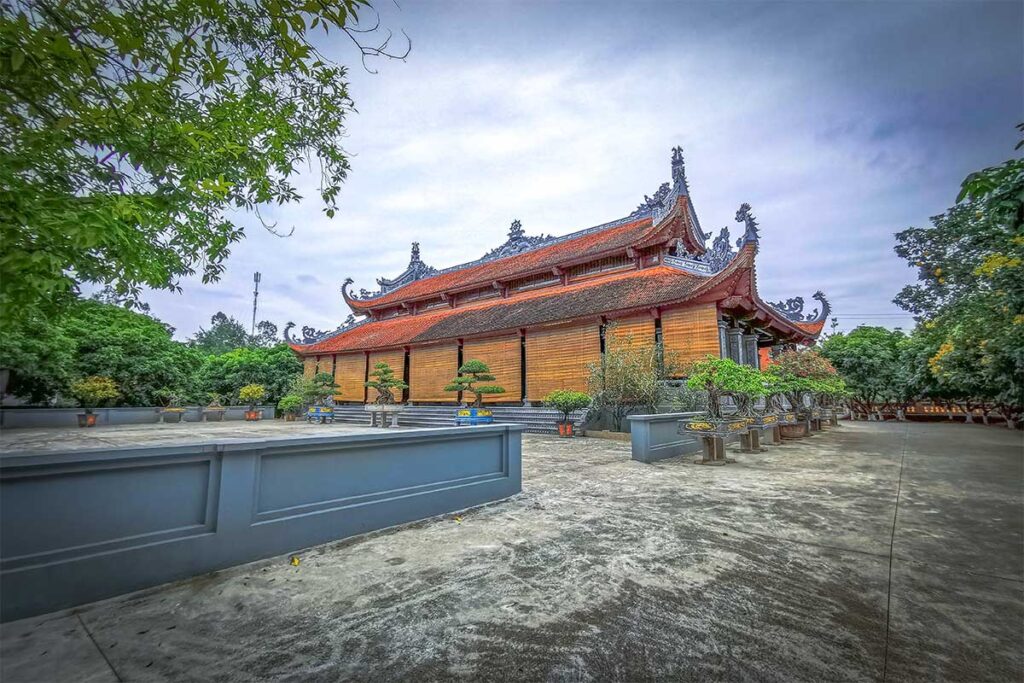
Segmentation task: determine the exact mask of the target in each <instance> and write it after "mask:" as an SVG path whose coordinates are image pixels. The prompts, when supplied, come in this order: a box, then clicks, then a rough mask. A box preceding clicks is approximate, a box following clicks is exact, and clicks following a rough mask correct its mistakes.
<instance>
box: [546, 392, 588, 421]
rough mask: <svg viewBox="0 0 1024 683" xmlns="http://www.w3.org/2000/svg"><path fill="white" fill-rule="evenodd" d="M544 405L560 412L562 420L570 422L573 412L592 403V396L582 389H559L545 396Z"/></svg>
mask: <svg viewBox="0 0 1024 683" xmlns="http://www.w3.org/2000/svg"><path fill="white" fill-rule="evenodd" d="M544 405H546V406H547V407H548V408H554V409H555V410H557V411H558V412H560V413H561V414H562V422H568V421H569V418H570V417H571V416H572V414H573V413H575V412H576V411H577V410H583V409H584V408H586V407H588V406H589V405H590V396H589V395H587V394H585V393H584V392H582V391H571V390H569V389H558V390H557V391H552V392H551V393H550V394H548V395H547V396H545V397H544Z"/></svg>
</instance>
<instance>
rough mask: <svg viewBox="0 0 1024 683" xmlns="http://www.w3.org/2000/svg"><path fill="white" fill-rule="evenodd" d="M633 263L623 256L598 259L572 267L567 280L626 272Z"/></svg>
mask: <svg viewBox="0 0 1024 683" xmlns="http://www.w3.org/2000/svg"><path fill="white" fill-rule="evenodd" d="M633 263H634V262H633V259H631V258H630V257H628V256H625V255H623V256H612V257H609V258H603V259H598V260H596V261H591V262H590V263H584V264H582V265H578V266H574V267H573V268H572V269H571V270H570V271H569V280H570V281H571V280H577V279H580V278H584V277H589V276H591V275H597V274H599V273H607V272H610V271H617V270H628V269H630V268H632V267H633Z"/></svg>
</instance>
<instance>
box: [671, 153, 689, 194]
mask: <svg viewBox="0 0 1024 683" xmlns="http://www.w3.org/2000/svg"><path fill="white" fill-rule="evenodd" d="M672 189H673V190H675V191H676V193H677V194H689V193H690V186H689V184H688V183H687V182H686V163H685V162H684V161H683V148H682V147H679V146H678V145H677V146H676V147H673V148H672Z"/></svg>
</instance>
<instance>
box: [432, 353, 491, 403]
mask: <svg viewBox="0 0 1024 683" xmlns="http://www.w3.org/2000/svg"><path fill="white" fill-rule="evenodd" d="M495 379H497V378H496V377H495V376H494V375H492V374H491V369H490V368H489V367H487V364H486V363H484V362H483V361H479V360H470V361H466V362H465V363H463V364H462V366H461V367H460V368H459V374H458V375H457V376H456V377H455V378H454V379H452V381H451V382H449V383H448V384H447V385H446V386H445V388H444V390H445V391H468V392H469V393H471V394H473V405H474V406H475V407H477V408H480V407H481V406H483V404H484V396H485V395H493V394H504V393H505V388H504V387H500V386H498V385H497V384H479V383H480V382H493V381H494V380H495Z"/></svg>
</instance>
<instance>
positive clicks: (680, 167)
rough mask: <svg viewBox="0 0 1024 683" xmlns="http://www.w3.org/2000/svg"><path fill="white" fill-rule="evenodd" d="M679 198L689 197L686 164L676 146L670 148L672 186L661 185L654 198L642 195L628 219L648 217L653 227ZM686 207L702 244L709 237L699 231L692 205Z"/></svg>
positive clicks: (681, 150)
mask: <svg viewBox="0 0 1024 683" xmlns="http://www.w3.org/2000/svg"><path fill="white" fill-rule="evenodd" d="M681 196H687V197H688V196H690V184H689V182H687V180H686V162H685V160H684V159H683V148H682V147H678V146H676V147H673V148H672V184H671V185H670V184H669V183H662V184H661V186H660V187H658V191H657V192H655V193H654V196H647V195H644V201H643V202H641V203H640V204H639V205H638V206H637V207H636V209H634V211H633V213H631V214H629V218H631V219H636V218H645V217H647V216H650V217H651V218H652V219H653V221H654V223H655V225H657V224H658V223H660V222H661V221H662V219H664V218H665V217H666V216H668V214H669V213H670V212H671V211H672V209H673V208H674V207H675V205H676V198H677V197H681ZM687 207H688V213H689V216H690V221H691V222H692V223H693V225H694V226H695V227H696V233H697V234H696V237H697V239H698V240H699V241H700V242H701V244H703V242H704V240H705V239H707V237H708V236H709V235H707V234H706V233H704V232H703V231H701V228H700V221H699V220H698V219H697V214H696V213H694V211H693V203H692V202H688V203H687Z"/></svg>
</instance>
